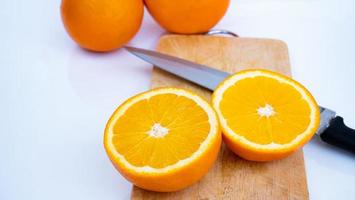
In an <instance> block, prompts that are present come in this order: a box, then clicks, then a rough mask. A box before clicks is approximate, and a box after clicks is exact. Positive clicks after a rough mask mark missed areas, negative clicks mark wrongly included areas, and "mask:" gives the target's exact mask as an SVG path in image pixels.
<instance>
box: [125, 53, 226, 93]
mask: <svg viewBox="0 0 355 200" xmlns="http://www.w3.org/2000/svg"><path fill="white" fill-rule="evenodd" d="M124 48H125V49H126V50H127V51H129V52H130V53H132V54H134V55H135V56H137V57H139V58H141V59H143V60H145V61H147V62H148V63H151V64H153V65H154V66H156V67H158V68H160V69H162V70H165V71H168V72H170V73H172V74H175V75H177V76H179V77H182V78H184V79H186V80H189V81H191V82H194V83H196V84H198V85H201V86H202V87H205V88H207V89H210V90H212V91H213V90H214V89H215V88H216V87H217V85H218V84H219V83H220V82H221V81H223V80H224V79H225V78H226V77H228V76H229V75H230V74H229V73H227V72H223V71H220V70H217V69H214V68H211V67H208V66H204V65H200V64H197V63H194V62H191V61H188V60H184V59H181V58H177V57H174V56H169V55H166V54H162V53H158V52H155V51H151V50H147V49H141V48H136V47H128V46H126V47H124Z"/></svg>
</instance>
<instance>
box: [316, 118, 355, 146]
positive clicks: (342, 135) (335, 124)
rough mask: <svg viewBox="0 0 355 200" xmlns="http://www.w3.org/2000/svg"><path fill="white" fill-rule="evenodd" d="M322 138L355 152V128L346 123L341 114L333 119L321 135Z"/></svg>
mask: <svg viewBox="0 0 355 200" xmlns="http://www.w3.org/2000/svg"><path fill="white" fill-rule="evenodd" d="M320 137H321V139H322V140H323V141H324V142H326V143H328V144H331V145H334V146H337V147H340V148H342V149H345V150H348V151H350V152H352V153H355V130H354V129H351V128H349V127H347V126H346V125H345V124H344V119H343V118H342V117H340V116H337V117H335V118H334V119H333V120H331V122H330V124H329V126H328V128H327V129H325V131H324V132H323V133H322V134H321V135H320Z"/></svg>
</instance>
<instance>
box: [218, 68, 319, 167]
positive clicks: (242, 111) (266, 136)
mask: <svg viewBox="0 0 355 200" xmlns="http://www.w3.org/2000/svg"><path fill="white" fill-rule="evenodd" d="M212 102H213V107H214V108H215V109H216V111H217V114H218V115H219V118H220V122H221V127H222V130H223V138H224V141H225V142H226V144H227V146H228V147H229V148H230V149H231V150H232V151H234V152H235V153H236V154H238V155H239V156H241V157H243V158H245V159H248V160H254V161H268V160H275V159H280V158H283V157H285V156H287V155H289V154H291V153H292V152H294V151H296V150H297V149H298V148H300V147H301V146H302V145H303V144H305V143H306V142H307V141H308V140H309V139H310V138H311V137H312V135H313V134H314V133H315V131H316V130H317V128H318V125H319V118H320V117H319V109H318V106H317V103H316V102H315V100H314V98H313V97H312V95H311V94H310V93H309V92H308V90H307V89H306V88H305V87H303V86H302V85H301V84H299V83H298V82H296V81H294V80H292V79H290V78H288V77H286V76H283V75H281V74H278V73H275V72H271V71H267V70H245V71H242V72H238V73H236V74H234V75H232V76H230V77H229V78H227V79H226V80H225V81H223V82H222V83H221V84H220V85H219V86H218V87H217V89H216V90H215V92H214V93H213V96H212Z"/></svg>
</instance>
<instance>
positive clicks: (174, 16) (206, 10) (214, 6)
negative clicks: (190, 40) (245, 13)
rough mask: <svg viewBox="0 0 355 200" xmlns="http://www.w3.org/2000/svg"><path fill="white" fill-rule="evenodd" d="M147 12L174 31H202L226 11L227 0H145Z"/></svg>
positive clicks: (189, 32)
mask: <svg viewBox="0 0 355 200" xmlns="http://www.w3.org/2000/svg"><path fill="white" fill-rule="evenodd" d="M145 4H146V6H147V8H148V11H149V13H150V14H151V15H152V16H153V18H154V19H155V20H156V21H157V22H158V23H159V24H160V25H161V26H162V27H163V28H165V29H166V30H168V31H169V32H174V33H183V34H192V33H203V32H206V31H208V30H209V29H211V28H212V27H213V26H215V25H216V24H217V23H218V22H219V20H220V19H221V18H222V17H223V16H224V14H225V13H226V11H227V8H228V5H229V0H145Z"/></svg>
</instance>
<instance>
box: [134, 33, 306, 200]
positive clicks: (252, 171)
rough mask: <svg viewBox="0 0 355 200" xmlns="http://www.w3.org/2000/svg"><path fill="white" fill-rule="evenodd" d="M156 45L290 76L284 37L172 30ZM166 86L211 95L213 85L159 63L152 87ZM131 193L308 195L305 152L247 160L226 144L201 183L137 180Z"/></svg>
mask: <svg viewBox="0 0 355 200" xmlns="http://www.w3.org/2000/svg"><path fill="white" fill-rule="evenodd" d="M157 50H158V51H160V52H164V53H167V54H170V55H174V56H177V57H181V58H184V59H188V60H191V61H194V62H197V63H201V64H204V65H208V66H212V67H215V68H218V69H221V70H225V71H228V72H231V73H234V72H237V71H240V70H243V69H248V68H264V69H270V70H274V71H277V72H280V73H283V74H285V75H288V76H291V70H290V63H289V56H288V50H287V46H286V44H285V43H283V42H282V41H279V40H271V39H252V38H230V37H216V36H202V35H200V36H197V35H195V36H181V35H167V36H163V37H162V38H161V39H160V42H159V44H158V46H157ZM163 86H176V87H181V88H186V89H190V90H193V91H195V92H197V93H199V94H201V95H203V96H204V97H206V99H209V98H210V95H211V92H209V91H208V90H205V89H203V88H201V87H199V86H197V85H194V84H192V83H190V82H188V81H185V80H183V79H181V78H179V77H176V76H174V75H171V74H169V73H167V72H164V71H162V70H159V69H158V68H154V69H153V75H152V88H156V87H163ZM131 197H132V199H133V200H153V199H154V200H155V199H159V200H160V199H162V200H164V199H173V200H174V199H176V200H185V199H200V200H207V199H211V200H214V199H216V200H221V199H246V200H250V199H253V200H254V199H255V200H259V199H260V200H261V199H276V200H284V199H292V200H298V199H308V189H307V181H306V174H305V167H304V160H303V152H302V150H299V151H298V152H296V153H294V154H293V155H291V156H289V157H288V158H286V159H283V160H278V161H273V162H267V163H259V162H251V161H246V160H243V159H241V158H239V157H238V156H236V155H235V154H233V153H232V152H231V151H229V150H228V149H227V148H226V147H225V146H224V145H223V147H222V149H221V152H220V154H219V157H218V159H217V161H216V163H215V165H214V166H213V168H212V169H211V170H210V171H209V173H208V174H207V175H206V176H205V177H204V178H203V179H202V180H200V181H199V182H198V183H196V184H194V185H192V186H190V187H188V188H186V189H184V190H182V191H179V192H173V193H157V192H150V191H146V190H143V189H140V188H138V187H135V186H134V188H133V191H132V196H131Z"/></svg>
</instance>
